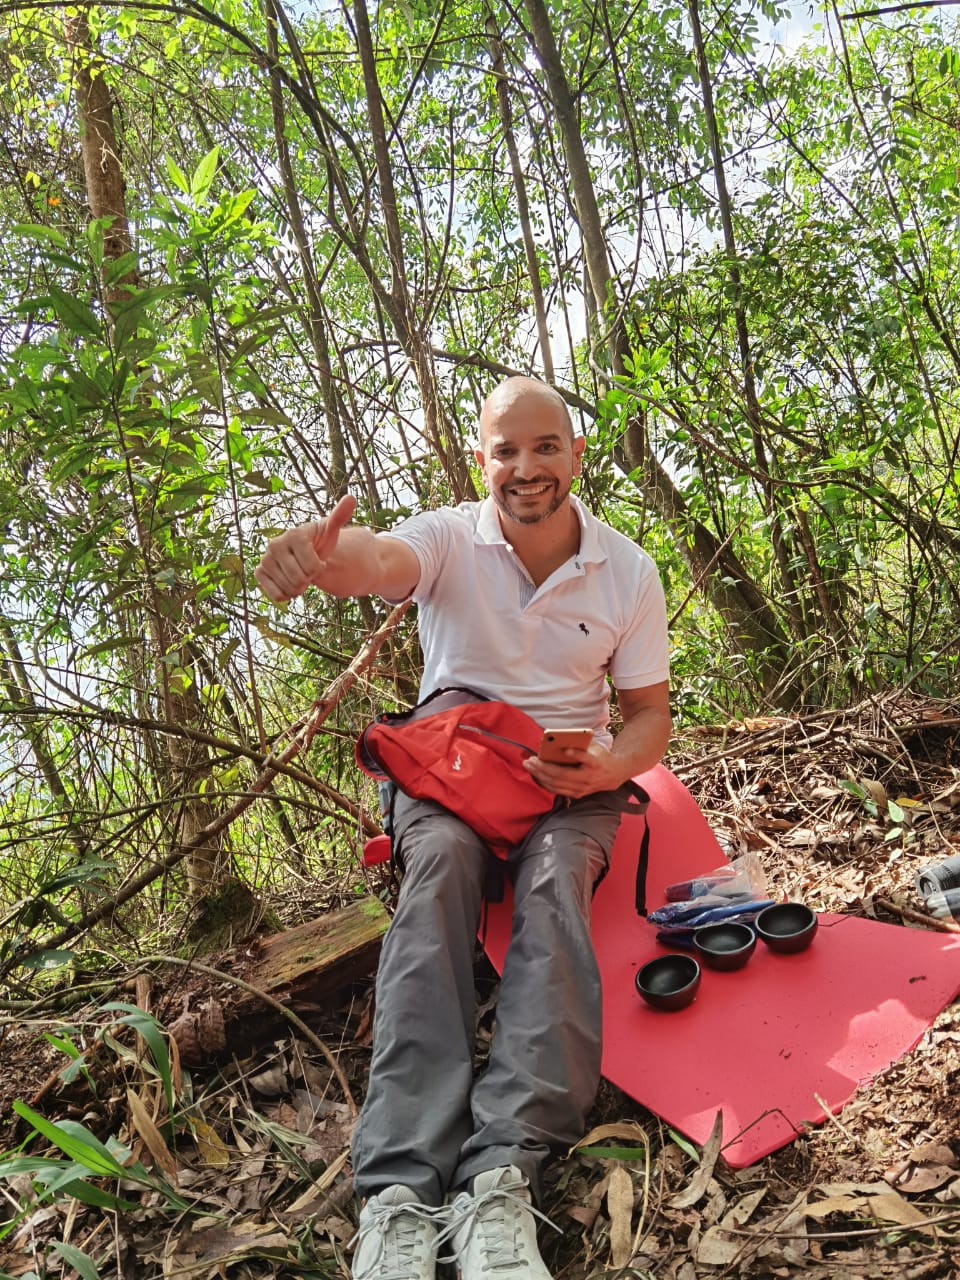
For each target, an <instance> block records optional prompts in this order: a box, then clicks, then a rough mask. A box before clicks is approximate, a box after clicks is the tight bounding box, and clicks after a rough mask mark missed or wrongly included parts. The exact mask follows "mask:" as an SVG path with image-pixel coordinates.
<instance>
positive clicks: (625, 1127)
mask: <svg viewBox="0 0 960 1280" xmlns="http://www.w3.org/2000/svg"><path fill="white" fill-rule="evenodd" d="M610 1138H618V1139H619V1140H620V1141H621V1142H636V1143H639V1145H640V1146H641V1147H642V1148H643V1149H644V1151H646V1149H647V1145H648V1139H647V1131H646V1129H644V1128H643V1126H642V1125H639V1124H637V1123H636V1121H634V1120H620V1121H617V1122H615V1123H614V1124H600V1125H597V1127H596V1128H595V1129H591V1130H590V1132H589V1133H588V1134H586V1135H585V1136H584V1137H582V1138H581V1139H580V1141H579V1142H576V1143H574V1145H573V1146H572V1147H571V1148H570V1150H569V1151H568V1152H567V1155H568V1156H571V1155H573V1153H574V1151H579V1150H580V1148H581V1147H593V1146H596V1145H597V1144H598V1143H602V1142H607V1141H609V1139H610Z"/></svg>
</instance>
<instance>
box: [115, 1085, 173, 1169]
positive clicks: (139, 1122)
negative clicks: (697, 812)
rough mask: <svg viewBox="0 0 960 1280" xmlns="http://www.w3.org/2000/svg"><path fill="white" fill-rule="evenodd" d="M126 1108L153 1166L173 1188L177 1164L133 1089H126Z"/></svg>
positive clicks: (141, 1100)
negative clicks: (151, 1157)
mask: <svg viewBox="0 0 960 1280" xmlns="http://www.w3.org/2000/svg"><path fill="white" fill-rule="evenodd" d="M127 1106H128V1107H129V1108H130V1119H131V1120H132V1121H133V1126H134V1128H135V1129H136V1131H137V1133H139V1135H140V1137H141V1138H142V1139H143V1141H144V1144H145V1145H146V1148H147V1150H148V1151H149V1152H150V1154H151V1156H153V1161H154V1164H155V1165H156V1166H157V1168H158V1169H159V1170H160V1171H161V1172H162V1173H163V1175H164V1176H165V1177H166V1178H167V1179H169V1181H170V1182H172V1183H173V1185H174V1186H177V1185H178V1174H177V1162H176V1160H174V1158H173V1156H172V1154H171V1152H170V1148H169V1147H168V1146H167V1144H166V1143H165V1142H164V1140H163V1135H162V1134H161V1132H160V1130H159V1129H158V1128H157V1126H156V1125H155V1124H154V1122H153V1119H152V1117H151V1115H150V1112H149V1111H148V1110H147V1108H146V1106H145V1105H144V1102H143V1099H142V1098H141V1097H140V1095H139V1094H138V1093H136V1092H135V1091H134V1090H133V1089H127Z"/></svg>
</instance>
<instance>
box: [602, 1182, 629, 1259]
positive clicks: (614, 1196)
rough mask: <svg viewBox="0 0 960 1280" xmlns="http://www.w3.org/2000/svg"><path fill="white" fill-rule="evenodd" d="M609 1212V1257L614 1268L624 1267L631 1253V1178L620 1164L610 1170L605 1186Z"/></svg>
mask: <svg viewBox="0 0 960 1280" xmlns="http://www.w3.org/2000/svg"><path fill="white" fill-rule="evenodd" d="M607 1211H608V1212H609V1214H610V1257H611V1261H612V1263H613V1266H614V1269H615V1270H619V1269H620V1268H621V1267H625V1266H626V1265H627V1263H628V1262H629V1261H630V1258H631V1255H632V1254H633V1179H632V1178H631V1177H630V1175H629V1173H627V1171H626V1169H625V1168H624V1167H623V1165H622V1164H615V1165H614V1166H613V1168H612V1169H611V1170H610V1183H609V1185H608V1187H607Z"/></svg>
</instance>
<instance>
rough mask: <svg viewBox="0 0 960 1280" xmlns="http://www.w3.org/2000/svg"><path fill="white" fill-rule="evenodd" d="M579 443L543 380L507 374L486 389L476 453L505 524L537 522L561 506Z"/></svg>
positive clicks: (576, 471)
mask: <svg viewBox="0 0 960 1280" xmlns="http://www.w3.org/2000/svg"><path fill="white" fill-rule="evenodd" d="M585 443H586V442H585V441H584V439H583V437H582V436H578V437H574V434H573V427H572V425H571V422H570V415H569V414H568V412H567V407H566V405H565V404H564V403H563V400H562V399H561V398H560V396H559V395H558V394H557V392H556V391H554V390H553V389H552V388H550V387H548V386H546V385H545V384H544V383H542V382H537V381H536V379H534V378H508V379H507V381H506V382H503V383H501V384H500V386H499V387H497V388H496V389H495V390H494V391H493V392H492V393H491V394H490V396H489V397H488V398H487V401H486V403H485V404H484V406H483V410H482V412H481V414H480V444H481V448H480V449H478V450H477V453H476V457H477V461H478V462H479V463H480V465H481V467H482V468H483V480H484V483H485V484H486V486H487V490H488V491H489V493H490V496H491V497H492V498H493V500H494V502H495V503H496V504H497V509H498V510H499V512H500V515H501V518H502V520H503V521H504V522H505V524H506V522H508V521H512V522H514V523H516V524H540V523H542V522H543V521H544V520H548V519H549V518H550V516H552V515H553V514H554V513H555V512H557V511H559V510H560V509H561V507H564V506H565V505H566V501H567V496H568V495H569V493H570V486H571V484H572V483H573V480H574V478H575V477H576V476H578V475H580V472H581V469H582V468H581V457H582V454H583V449H584V444H585Z"/></svg>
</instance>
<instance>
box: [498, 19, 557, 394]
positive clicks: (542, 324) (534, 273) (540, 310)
mask: <svg viewBox="0 0 960 1280" xmlns="http://www.w3.org/2000/svg"><path fill="white" fill-rule="evenodd" d="M485 25H486V29H487V45H488V47H489V49H490V57H491V58H492V60H493V74H494V78H495V80H496V90H497V106H498V108H499V111H500V123H501V125H502V126H503V137H504V141H505V142H506V144H507V154H508V155H509V157H510V172H511V173H512V174H513V191H514V195H515V196H516V198H517V213H518V214H519V217H520V231H521V233H522V235H523V250H524V253H525V254H526V258H527V274H528V275H529V277H530V293H531V296H532V298H533V309H534V313H535V315H536V319H537V336H538V337H539V339H540V359H541V361H542V363H543V373H544V377H545V378H546V380H547V381H548V382H553V380H554V375H553V353H552V351H551V349H550V331H549V329H548V328H547V309H546V306H545V305H544V300H543V286H542V285H541V283H540V260H539V256H538V254H537V244H536V241H535V240H534V238H533V226H532V224H531V221H530V204H529V202H528V200H527V184H526V180H525V178H524V176H523V166H522V164H521V163H520V149H519V147H518V146H517V139H516V135H515V134H514V131H513V111H512V108H511V106H510V93H509V91H508V89H507V68H506V65H505V64H504V60H503V45H502V44H501V43H500V30H499V28H498V26H497V21H496V19H495V18H494V16H493V14H488V15H487V18H486V23H485Z"/></svg>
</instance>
